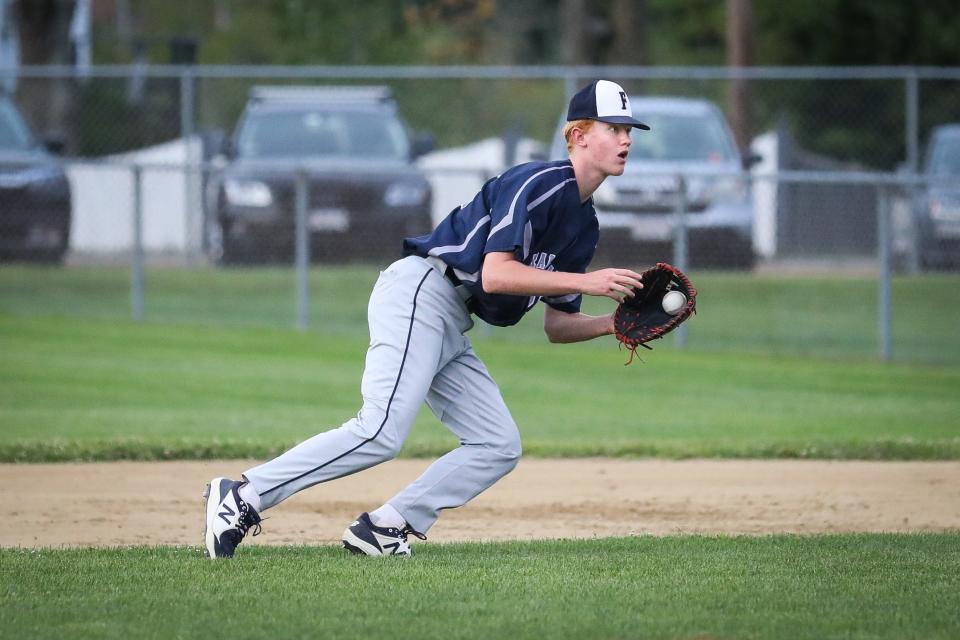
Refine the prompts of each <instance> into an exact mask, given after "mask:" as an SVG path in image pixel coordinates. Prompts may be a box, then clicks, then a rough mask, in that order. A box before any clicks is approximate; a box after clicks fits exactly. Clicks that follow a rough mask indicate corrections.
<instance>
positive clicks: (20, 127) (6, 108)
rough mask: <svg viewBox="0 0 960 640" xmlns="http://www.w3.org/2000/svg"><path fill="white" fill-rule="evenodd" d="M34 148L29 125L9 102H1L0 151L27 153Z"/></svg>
mask: <svg viewBox="0 0 960 640" xmlns="http://www.w3.org/2000/svg"><path fill="white" fill-rule="evenodd" d="M33 146H34V144H33V138H32V137H31V135H30V131H29V130H28V129H27V125H25V124H24V122H23V119H22V118H21V117H20V114H19V113H17V110H16V109H15V108H14V106H13V105H12V104H10V103H9V102H5V101H4V102H0V149H6V150H12V151H26V150H28V149H32V148H33Z"/></svg>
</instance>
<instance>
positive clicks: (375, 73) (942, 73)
mask: <svg viewBox="0 0 960 640" xmlns="http://www.w3.org/2000/svg"><path fill="white" fill-rule="evenodd" d="M3 73H4V72H3V71H2V70H0V75H3ZM596 77H609V78H614V79H616V80H618V81H619V82H621V83H622V84H623V85H624V87H625V88H626V89H627V90H628V91H629V92H630V94H631V97H632V103H633V107H634V111H635V114H636V115H638V116H639V117H640V119H644V118H646V119H647V120H649V121H650V123H651V124H652V125H653V130H652V131H651V132H649V133H648V132H640V133H635V134H634V140H633V146H632V149H631V156H630V160H629V161H628V171H627V172H626V173H625V174H624V176H622V177H619V178H611V179H609V180H608V181H607V182H606V183H605V184H604V185H603V187H602V188H601V190H599V191H598V192H597V193H596V194H595V196H594V199H595V204H596V208H597V210H598V218H599V221H600V225H601V240H600V245H599V247H598V252H597V256H596V259H595V265H597V266H600V265H623V266H642V265H643V264H648V263H650V262H653V261H656V260H668V261H673V262H676V263H679V264H680V265H681V266H683V267H686V268H688V269H692V270H693V271H695V272H698V273H699V272H703V273H704V274H717V276H716V277H718V278H723V277H726V276H725V275H724V274H728V273H735V274H737V277H740V278H743V279H745V281H750V280H751V279H753V280H754V281H755V280H757V279H761V280H762V279H765V278H777V277H783V278H798V277H800V278H803V277H822V276H823V274H826V273H831V274H841V275H842V276H843V277H847V278H854V279H857V278H867V280H868V282H870V283H872V284H871V285H870V286H871V288H872V290H873V291H874V292H875V296H874V297H873V298H872V299H871V301H870V302H869V305H870V307H871V311H872V313H874V314H875V317H876V318H877V323H876V331H875V332H871V333H872V336H871V338H870V340H867V341H866V342H868V343H870V345H871V346H870V350H871V351H872V353H873V354H874V355H876V354H879V356H880V357H882V358H889V357H890V356H891V353H895V352H896V351H895V346H894V345H895V343H896V340H897V334H896V331H895V330H894V329H892V328H891V327H895V326H896V323H895V322H894V319H895V317H896V316H897V311H898V296H897V294H896V292H897V288H896V286H895V282H894V281H895V280H896V278H904V279H907V280H910V281H911V282H915V281H916V279H920V284H919V285H910V286H913V287H914V288H916V287H917V286H919V287H920V288H922V287H924V286H928V284H926V282H927V281H926V280H923V279H924V278H934V279H936V278H950V277H952V276H951V275H950V274H951V273H952V272H953V271H954V270H955V269H957V268H958V264H960V187H957V184H960V181H958V177H960V118H957V117H956V115H955V114H957V113H960V70H957V69H910V68H871V69H861V68H854V69H819V68H818V69H802V68H801V69H739V70H738V69H716V68H708V69H703V68H673V69H670V68H666V69H663V68H658V69H648V68H636V67H621V68H552V67H548V68H540V67H538V68H525V67H519V68H501V67H441V68H437V67H403V68H394V67H390V68H383V67H349V68H340V67H303V68H290V67H280V68H274V67H255V68H244V67H153V68H139V67H104V68H95V69H93V70H90V71H89V72H88V73H86V74H85V75H83V76H82V77H78V76H76V75H75V73H74V71H73V70H72V69H70V68H61V67H32V68H31V67H27V68H23V69H21V70H20V71H19V73H18V74H17V75H16V76H11V75H10V74H9V72H8V73H7V75H6V76H5V77H4V80H5V81H4V83H3V86H5V87H7V88H8V89H11V91H10V92H8V93H7V94H4V95H0V259H3V260H4V261H15V262H17V263H20V262H26V263H34V262H35V263H43V264H50V263H53V264H63V265H64V267H65V268H64V269H63V270H61V273H66V272H70V271H74V272H76V271H78V270H80V271H82V270H84V269H91V268H95V267H110V266H112V267H122V268H124V269H128V270H129V272H130V274H131V278H130V279H129V281H127V282H126V283H124V286H125V287H127V293H128V294H129V299H128V300H127V301H126V302H127V303H129V305H128V307H127V308H128V309H129V308H131V307H132V315H133V317H135V318H137V319H141V318H150V317H155V314H152V313H151V304H150V300H151V297H150V296H151V294H150V291H151V288H150V286H149V281H150V274H151V273H153V272H154V271H156V270H157V269H166V270H167V271H168V273H169V271H170V269H171V268H175V269H176V270H178V272H180V273H184V274H189V273H193V272H196V271H203V272H211V271H213V272H219V273H222V274H225V275H227V276H229V277H230V278H232V279H238V282H239V281H242V279H243V278H247V279H248V280H249V282H251V283H253V282H257V281H258V280H257V279H258V278H262V277H265V276H264V274H277V273H283V272H284V271H286V272H287V273H288V274H294V275H293V282H294V285H293V286H292V287H291V288H290V290H289V291H288V292H287V294H285V295H291V296H292V302H291V304H290V305H289V307H290V308H291V309H292V311H291V314H292V317H291V315H284V316H283V317H279V316H278V317H277V318H275V319H273V320H275V321H277V322H283V323H287V322H293V323H294V324H296V325H297V326H300V327H306V326H308V324H310V323H311V319H312V318H314V316H315V315H316V311H315V303H313V304H312V303H311V301H310V291H311V286H310V281H311V276H310V274H311V273H316V269H317V268H321V269H322V268H323V267H324V266H327V267H329V266H332V265H336V267H337V268H343V269H347V270H348V271H349V269H351V268H353V267H351V266H350V265H354V266H355V267H356V268H357V269H360V270H362V269H363V268H365V267H366V268H367V269H368V270H369V269H374V268H375V267H382V266H383V265H385V264H388V263H389V262H390V261H392V260H393V259H395V258H396V257H397V256H398V255H399V251H400V242H401V240H402V238H403V237H405V236H408V235H416V234H420V233H426V232H427V231H429V229H430V228H431V227H432V225H433V224H435V223H436V222H437V221H438V220H440V219H441V218H442V217H443V216H445V215H446V214H447V213H448V212H449V211H450V210H451V209H453V208H454V207H456V206H457V205H459V204H460V203H462V202H465V201H466V200H468V199H470V198H472V196H473V195H474V194H475V192H476V191H477V190H478V189H479V188H480V186H481V185H482V184H483V182H484V181H485V180H487V179H489V178H490V177H492V176H494V175H496V174H498V173H499V172H500V171H502V170H503V169H504V168H506V167H508V166H511V165H512V164H515V163H518V162H523V161H528V160H532V159H550V158H562V157H565V149H564V147H563V144H562V141H561V140H559V127H560V124H561V121H562V116H563V114H564V113H565V105H566V101H567V97H568V96H569V95H571V94H572V92H573V91H575V90H576V89H577V88H579V87H580V86H581V85H582V84H584V83H585V82H587V81H588V80H590V79H592V78H596ZM278 89H279V90H278ZM310 265H314V270H313V271H311V269H310ZM318 265H319V266H318ZM374 273H375V271H374ZM65 277H66V276H65ZM184 277H185V279H186V280H187V281H189V277H188V276H184ZM911 279H912V280H911ZM201 281H203V279H202V278H201V279H199V280H198V281H197V282H198V283H199V282H201ZM904 286H906V285H904ZM929 286H934V285H929ZM937 286H939V285H937ZM241 288H242V286H241ZM178 295H179V296H180V297H181V298H182V297H190V296H197V297H200V298H203V299H206V300H208V301H210V300H212V299H216V298H217V295H215V294H213V293H212V292H210V291H208V290H207V291H205V290H203V289H202V288H200V287H199V286H198V288H197V290H195V291H189V287H188V286H184V287H183V289H182V292H181V293H180V294H178ZM224 295H226V294H224ZM239 295H242V294H239ZM7 297H8V299H11V300H12V299H13V298H12V297H10V296H7ZM217 305H219V308H221V309H223V313H224V315H225V316H226V315H229V314H230V309H231V302H230V301H229V300H227V299H226V298H223V299H220V300H219V302H218V303H217ZM27 306H29V305H27ZM174 306H176V305H175V304H174ZM311 309H314V311H311ZM784 311H786V310H784ZM944 312H947V311H944ZM254 315H256V314H254ZM258 317H259V316H258ZM212 319H213V320H214V321H216V319H215V318H212ZM264 320H265V321H267V322H270V321H273V320H271V318H270V317H265V318H264ZM760 330H762V329H760ZM777 330H785V329H783V327H781V328H780V329H777ZM766 331H768V333H770V334H771V335H772V336H775V335H776V333H777V331H776V330H774V329H768V330H766ZM937 335H938V336H939V334H937ZM717 339H718V341H719V340H720V338H719V337H718V338H717ZM937 340H939V337H938V338H937ZM687 341H688V338H687V336H686V335H684V334H682V333H681V335H680V336H679V337H678V338H677V342H679V343H680V344H684V343H686V342H687ZM689 342H690V344H691V345H693V346H697V336H696V334H695V333H694V334H693V335H691V336H690V337H689ZM761 342H762V340H761ZM770 342H771V344H772V345H773V346H772V348H774V349H775V347H776V342H777V340H776V339H773V338H772V339H771V340H770ZM706 346H709V345H706ZM928 350H929V351H930V352H931V353H936V352H938V349H937V348H936V345H932V346H930V348H929V349H928ZM949 352H950V353H953V351H949Z"/></svg>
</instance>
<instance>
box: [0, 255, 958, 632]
mask: <svg viewBox="0 0 960 640" xmlns="http://www.w3.org/2000/svg"><path fill="white" fill-rule="evenodd" d="M375 277H376V270H375V269H371V268H362V267H351V268H338V269H332V268H321V269H317V270H315V271H314V273H313V274H312V307H311V322H312V324H311V330H309V331H306V332H297V331H294V330H293V329H292V326H293V324H294V302H293V289H294V286H293V277H292V274H291V273H290V272H289V271H288V270H279V269H249V270H223V271H220V270H212V269H202V268H201V269H194V270H187V269H159V270H151V271H150V272H149V274H148V279H147V306H146V315H147V321H146V322H144V323H134V322H132V321H130V319H129V316H130V299H129V273H128V272H127V271H125V270H123V269H107V268H69V269H44V268H26V267H2V268H0V354H2V356H0V461H24V462H25V461H57V460H98V459H99V460H104V459H166V458H219V457H254V458H265V457H268V456H270V455H272V454H274V453H277V452H279V451H281V450H283V449H284V448H286V447H287V446H289V445H290V444H293V443H295V442H297V441H299V440H302V439H304V438H306V437H309V436H311V435H313V434H314V433H316V432H318V431H321V430H324V429H326V428H329V427H331V426H336V425H338V424H339V423H341V422H342V421H344V420H345V419H347V418H349V417H350V416H352V415H353V414H354V412H355V411H356V409H357V408H358V406H359V402H360V398H359V378H360V374H361V370H362V364H363V354H364V351H365V349H366V344H367V336H366V300H367V295H368V292H369V289H370V287H371V285H372V283H373V281H374V279H375ZM694 280H695V282H697V285H698V286H699V287H700V288H701V291H702V294H701V298H700V301H701V303H700V313H699V315H698V316H697V317H696V318H694V320H693V321H692V322H691V324H690V334H689V338H690V339H689V345H688V348H687V349H684V350H681V349H678V348H677V347H676V345H675V344H674V343H673V340H672V339H670V338H668V339H667V340H665V341H663V342H662V343H661V344H658V345H657V348H656V350H655V351H654V352H652V353H647V354H642V357H643V358H644V360H645V362H644V363H635V364H634V365H633V366H630V367H626V368H625V367H623V366H622V364H623V362H624V361H625V360H626V353H625V352H621V351H618V350H617V348H616V345H615V342H614V341H613V340H612V339H609V340H599V341H594V342H591V343H587V344H581V345H566V346H564V345H549V344H547V342H546V340H545V339H544V338H543V336H542V332H541V328H540V321H541V318H540V316H539V314H538V313H533V314H531V317H529V318H528V319H526V320H525V321H524V322H523V323H521V325H520V326H518V327H516V328H515V329H513V330H499V329H496V330H491V329H489V328H484V327H478V328H477V329H475V330H474V332H473V335H472V337H473V340H474V344H475V346H476V348H477V350H478V352H479V353H480V355H481V356H482V357H483V358H484V360H485V361H486V362H487V364H488V365H489V367H490V369H491V371H492V372H493V375H494V377H495V378H496V379H497V380H498V382H499V383H500V385H501V388H502V389H503V392H504V396H505V397H506V399H507V402H508V404H509V405H510V407H511V410H512V411H513V413H514V416H515V418H516V419H517V422H518V423H519V424H520V426H521V432H522V434H523V438H524V447H525V450H526V452H527V454H528V455H541V456H584V455H598V454H600V455H618V456H666V457H687V456H713V457H721V456H722V457H765V458H769V457H810V458H866V459H953V460H956V459H960V421H958V420H957V416H958V415H960V393H958V391H960V338H958V336H957V334H956V324H957V323H956V321H957V318H958V317H960V297H958V296H956V295H955V293H954V292H955V291H956V290H957V288H958V287H957V285H960V278H957V277H956V276H930V277H922V278H902V279H898V280H897V281H896V282H895V283H894V303H895V305H894V362H892V363H881V362H879V361H878V360H877V358H876V353H877V347H876V342H877V338H876V326H877V324H876V316H875V306H876V289H877V287H876V283H875V282H873V281H871V280H870V279H868V278H866V279H856V278H846V279H824V278H801V277H773V276H762V277H761V276H749V275H742V274H740V275H736V274H695V275H694ZM609 309H610V303H609V302H608V301H604V300H591V301H589V302H588V304H587V307H586V310H587V311H590V312H603V311H607V310H609ZM452 446H455V441H454V439H453V437H452V436H451V435H450V434H449V433H447V432H446V431H445V430H444V429H443V427H442V426H440V425H439V423H438V422H437V421H436V420H435V419H434V418H433V417H432V416H430V415H429V414H428V413H427V412H426V411H423V412H422V413H421V415H420V417H419V419H418V424H417V425H416V426H415V428H414V430H413V434H412V436H411V438H410V439H409V440H408V442H407V445H406V447H405V448H404V452H403V455H407V456H418V455H427V456H432V455H436V454H438V453H440V452H442V451H445V450H447V449H449V448H451V447H452ZM612 498H614V497H612ZM9 506H10V505H8V508H9ZM14 506H15V505H14ZM144 526H150V527H163V526H164V523H163V522H147V523H145V524H144ZM365 560H367V559H357V558H353V557H348V556H346V555H345V554H344V553H343V552H342V550H340V549H336V548H332V547H289V548H279V547H252V548H245V549H243V553H242V555H240V556H238V557H237V558H235V559H234V560H233V561H230V562H219V563H211V562H209V561H208V560H206V559H205V558H203V557H202V554H201V551H200V550H199V548H196V547H182V548H172V547H161V548H149V549H148V548H132V549H96V550H95V549H76V550H68V549H37V550H29V549H0V638H7V637H9V638H62V637H65V636H70V637H91V638H128V637H133V636H136V637H146V638H168V637H211V636H217V637H220V636H231V637H267V638H288V637H324V638H357V637H360V636H376V637H380V636H383V635H398V634H401V635H403V636H409V637H418V638H444V639H449V638H461V637H462V638H471V637H477V638H487V639H489V638H501V637H514V638H545V637H551V638H594V637H596V638H634V637H658V638H660V637H665V638H674V637H682V638H955V637H957V636H958V635H960V613H958V612H960V595H958V594H960V533H956V532H954V533H944V534H922V535H919V534H918V535H892V534H875V535H835V536H834V535H828V536H811V537H797V536H765V537H753V538H747V537H737V538H726V537H719V538H715V537H702V536H680V537H666V538H652V537H635V538H622V539H595V540H581V541H554V542H516V543H507V544H492V543H486V544H479V543H475V544H459V545H438V544H428V545H421V546H418V548H417V555H416V556H415V557H414V558H413V559H411V560H410V561H406V562H404V561H396V562H390V561H387V562H375V561H374V562H370V561H365Z"/></svg>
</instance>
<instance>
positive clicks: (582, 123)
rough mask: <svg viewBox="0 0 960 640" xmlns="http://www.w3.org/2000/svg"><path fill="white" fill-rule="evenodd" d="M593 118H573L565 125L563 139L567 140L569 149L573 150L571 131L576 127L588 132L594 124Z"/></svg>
mask: <svg viewBox="0 0 960 640" xmlns="http://www.w3.org/2000/svg"><path fill="white" fill-rule="evenodd" d="M593 122H594V121H593V120H572V121H570V122H568V123H567V124H565V125H563V139H564V140H566V141H567V151H568V152H570V151H573V142H572V141H571V140H570V133H571V132H572V131H573V130H574V129H580V131H583V132H584V133H586V132H587V131H590V127H592V126H593Z"/></svg>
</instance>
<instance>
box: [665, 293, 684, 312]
mask: <svg viewBox="0 0 960 640" xmlns="http://www.w3.org/2000/svg"><path fill="white" fill-rule="evenodd" d="M661 304H662V305H663V310H664V311H666V312H667V313H669V314H670V315H672V316H675V315H677V314H678V313H680V310H681V309H683V307H684V306H685V305H686V304H687V296H685V295H683V294H682V293H680V292H679V291H668V292H667V295H665V296H663V300H662V301H661Z"/></svg>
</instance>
